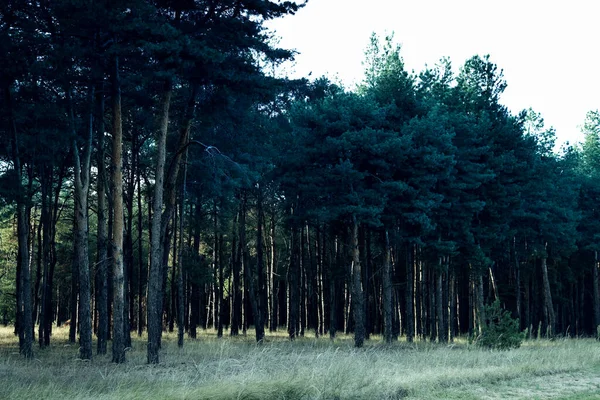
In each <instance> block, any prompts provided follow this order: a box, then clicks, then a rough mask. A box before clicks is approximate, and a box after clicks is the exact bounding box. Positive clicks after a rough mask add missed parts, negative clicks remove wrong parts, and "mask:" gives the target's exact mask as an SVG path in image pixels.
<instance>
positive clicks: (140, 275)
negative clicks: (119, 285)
mask: <svg viewBox="0 0 600 400" xmlns="http://www.w3.org/2000/svg"><path fill="white" fill-rule="evenodd" d="M135 157H136V158H137V162H136V165H137V170H136V172H137V206H138V219H137V231H138V232H137V233H138V267H139V269H138V271H139V272H138V306H137V312H138V326H137V328H138V336H142V331H143V329H144V326H145V324H144V309H143V304H144V302H143V297H144V287H145V283H144V278H145V277H146V271H145V268H144V241H143V238H144V231H143V215H144V213H143V207H142V180H141V175H142V171H141V167H140V158H139V157H140V155H139V152H138V153H136V155H135Z"/></svg>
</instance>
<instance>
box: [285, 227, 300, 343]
mask: <svg viewBox="0 0 600 400" xmlns="http://www.w3.org/2000/svg"><path fill="white" fill-rule="evenodd" d="M299 235H300V234H299V229H298V228H297V227H296V226H294V227H292V237H291V244H290V246H291V252H292V253H291V255H290V265H289V269H288V287H289V310H290V311H289V318H288V335H289V338H290V340H294V339H296V336H297V335H298V331H297V326H298V309H299V306H300V304H299V302H300V293H298V290H299V287H298V286H299V273H300V257H301V254H300V238H299Z"/></svg>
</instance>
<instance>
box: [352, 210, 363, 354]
mask: <svg viewBox="0 0 600 400" xmlns="http://www.w3.org/2000/svg"><path fill="white" fill-rule="evenodd" d="M361 275H362V271H361V265H360V252H359V248H358V222H357V221H356V216H352V302H353V304H352V309H353V311H354V312H353V316H354V346H355V347H362V346H363V343H364V341H365V316H364V292H363V287H362V282H361Z"/></svg>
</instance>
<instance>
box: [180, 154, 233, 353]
mask: <svg viewBox="0 0 600 400" xmlns="http://www.w3.org/2000/svg"><path fill="white" fill-rule="evenodd" d="M186 178H187V152H186V155H185V158H184V161H183V184H182V187H181V199H180V202H179V210H180V211H179V213H180V216H179V254H178V255H177V259H178V261H177V266H178V267H179V268H178V269H179V270H178V274H177V346H179V347H180V348H181V347H183V333H184V328H185V326H184V306H185V304H184V296H183V292H184V286H183V220H184V216H185V208H184V206H185V195H186ZM221 268H222V267H221ZM221 279H223V277H222V276H221ZM219 320H220V319H219Z"/></svg>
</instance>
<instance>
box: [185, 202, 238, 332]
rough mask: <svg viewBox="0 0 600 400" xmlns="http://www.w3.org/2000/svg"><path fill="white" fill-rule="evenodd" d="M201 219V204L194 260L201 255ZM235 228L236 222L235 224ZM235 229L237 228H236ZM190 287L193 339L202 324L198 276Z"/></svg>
mask: <svg viewBox="0 0 600 400" xmlns="http://www.w3.org/2000/svg"><path fill="white" fill-rule="evenodd" d="M200 217H201V207H200V204H199V202H198V203H197V204H196V206H195V211H194V220H195V221H194V223H193V226H194V238H193V241H192V249H193V254H194V258H196V257H199V255H200V224H199V222H200ZM233 226H234V227H235V222H234V224H233ZM234 229H235V228H234ZM190 281H191V282H190V285H191V287H192V296H191V304H190V308H191V310H190V311H191V315H190V328H189V336H190V337H191V338H192V339H195V338H196V337H197V328H198V325H199V323H200V285H199V284H198V274H197V273H196V274H194V275H192V276H191V277H190Z"/></svg>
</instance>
